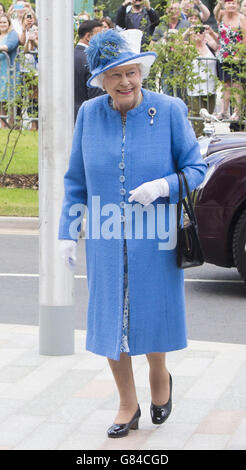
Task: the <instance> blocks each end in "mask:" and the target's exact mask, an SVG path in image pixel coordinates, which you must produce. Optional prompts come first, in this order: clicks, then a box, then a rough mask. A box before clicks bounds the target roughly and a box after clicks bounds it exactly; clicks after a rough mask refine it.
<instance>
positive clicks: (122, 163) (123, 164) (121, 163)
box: [119, 162, 126, 170]
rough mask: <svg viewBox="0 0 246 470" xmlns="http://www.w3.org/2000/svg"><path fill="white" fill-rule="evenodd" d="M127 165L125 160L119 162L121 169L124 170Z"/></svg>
mask: <svg viewBox="0 0 246 470" xmlns="http://www.w3.org/2000/svg"><path fill="white" fill-rule="evenodd" d="M125 166H126V165H125V163H124V162H120V163H119V168H120V169H121V170H124V168H125Z"/></svg>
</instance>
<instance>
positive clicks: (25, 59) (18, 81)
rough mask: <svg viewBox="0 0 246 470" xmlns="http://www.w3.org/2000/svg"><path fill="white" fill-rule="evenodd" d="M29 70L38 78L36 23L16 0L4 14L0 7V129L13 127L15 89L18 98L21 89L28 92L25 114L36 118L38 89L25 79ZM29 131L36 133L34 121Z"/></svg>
mask: <svg viewBox="0 0 246 470" xmlns="http://www.w3.org/2000/svg"><path fill="white" fill-rule="evenodd" d="M21 48H22V57H21ZM1 52H2V53H1ZM17 54H18V58H19V60H18V61H16V66H15V67H14V68H13V65H14V62H15V59H16V56H17ZM13 70H14V72H13ZM31 70H34V75H37V74H38V23H37V18H36V15H35V12H34V10H33V8H32V6H31V4H30V3H29V2H24V1H22V0H17V1H16V3H15V4H12V5H11V6H10V8H9V9H8V11H7V12H6V11H5V7H4V5H3V3H0V116H1V127H7V126H8V125H12V123H13V119H14V116H13V109H12V107H11V106H10V102H11V101H12V100H13V96H14V87H16V86H18V87H19V90H18V95H19V96H21V95H22V94H23V91H22V90H23V87H24V86H25V87H26V89H27V90H28V91H27V94H28V96H27V100H28V97H29V98H30V101H31V102H32V103H31V104H32V106H31V107H30V106H29V108H28V109H27V110H26V112H27V114H35V113H36V114H37V111H38V89H37V85H36V84H35V85H33V82H32V80H31V79H30V76H29V78H28V77H27V74H28V73H29V72H30V71H31ZM22 112H23V109H22V108H21V105H20V104H19V106H17V115H19V116H20V115H22ZM5 116H6V117H5ZM7 116H8V120H7ZM31 129H33V130H35V129H37V119H33V120H32V123H31Z"/></svg>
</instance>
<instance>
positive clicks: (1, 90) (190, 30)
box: [0, 0, 246, 135]
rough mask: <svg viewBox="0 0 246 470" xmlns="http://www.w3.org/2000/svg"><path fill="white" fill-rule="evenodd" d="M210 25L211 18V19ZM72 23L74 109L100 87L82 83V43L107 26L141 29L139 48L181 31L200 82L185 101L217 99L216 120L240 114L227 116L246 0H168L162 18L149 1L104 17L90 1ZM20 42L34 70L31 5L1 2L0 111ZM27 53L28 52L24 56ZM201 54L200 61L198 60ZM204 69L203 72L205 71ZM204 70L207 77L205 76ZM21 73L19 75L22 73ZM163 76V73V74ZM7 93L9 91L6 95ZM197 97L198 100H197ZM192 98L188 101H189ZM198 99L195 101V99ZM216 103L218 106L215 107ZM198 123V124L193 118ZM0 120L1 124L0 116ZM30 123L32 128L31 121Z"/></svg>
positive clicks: (211, 105) (128, 3) (130, 2)
mask: <svg viewBox="0 0 246 470" xmlns="http://www.w3.org/2000/svg"><path fill="white" fill-rule="evenodd" d="M211 14H212V15H214V17H215V19H216V24H217V27H213V28H212V27H211V26H210V25H209V21H208V20H209V18H210V17H211ZM210 24H211V23H210ZM74 26H75V31H76V35H77V44H76V46H75V50H74V54H75V56H74V57H75V110H74V115H75V119H76V115H77V112H78V109H79V106H80V105H81V104H82V102H83V101H84V100H86V99H90V98H91V97H93V96H97V94H100V93H101V91H100V92H99V90H97V89H95V90H94V91H93V92H92V91H91V89H90V90H89V89H88V87H87V85H86V82H87V79H88V75H89V71H88V67H87V62H86V53H85V50H86V47H88V44H89V40H90V38H91V37H92V35H93V34H96V33H97V32H100V31H104V30H106V29H110V28H116V29H132V28H133V29H141V30H142V31H143V38H142V50H145V49H148V48H153V49H154V48H155V45H156V44H160V43H161V42H162V41H164V40H166V38H167V37H168V33H169V32H172V33H175V32H177V31H182V34H183V41H184V43H186V42H187V44H189V41H190V40H192V41H193V44H194V45H195V47H196V49H197V51H198V59H199V60H198V59H196V60H194V63H193V68H194V71H196V72H197V73H198V74H199V75H200V77H201V80H202V81H201V84H200V85H198V84H197V85H196V86H194V87H193V89H187V104H188V106H189V108H190V109H191V107H192V112H195V113H198V112H199V107H204V106H205V107H207V109H208V110H209V112H210V113H213V112H214V110H215V105H216V104H217V106H216V107H217V117H218V118H219V119H231V120H238V119H239V103H238V104H237V105H236V106H235V107H234V110H233V111H234V112H233V114H232V115H230V109H231V105H230V93H231V86H232V87H240V86H241V85H240V83H238V80H237V79H236V77H237V76H238V73H239V67H240V64H239V63H238V60H237V56H236V54H235V47H234V46H235V45H238V44H240V43H246V0H242V2H241V4H240V1H239V0H217V4H216V6H215V8H214V11H213V12H210V11H209V9H208V8H207V7H206V5H205V4H204V3H203V2H202V1H201V0H181V1H178V0H171V1H170V2H168V6H167V7H166V9H165V11H164V14H163V17H160V15H159V13H158V11H157V10H156V9H155V8H153V7H152V6H151V0H124V1H123V3H122V5H121V6H120V7H119V9H118V11H117V12H116V15H115V18H113V19H112V18H111V17H110V16H104V12H103V10H102V8H101V7H97V6H95V8H94V14H93V15H90V14H89V13H88V12H86V11H82V12H81V13H80V14H79V15H77V16H74ZM20 46H22V47H23V50H24V52H25V56H26V57H25V62H24V64H22V68H21V69H20V76H21V74H22V75H23V74H25V72H26V70H27V68H28V67H29V66H31V67H32V68H33V69H34V70H35V71H36V74H37V73H38V56H37V50H38V23H37V18H36V15H35V12H34V10H33V9H32V6H31V4H30V3H29V2H24V1H22V0H17V2H16V3H15V5H12V6H11V7H10V8H9V10H8V11H7V12H6V11H5V8H4V5H3V4H2V3H0V52H1V51H2V52H4V53H5V54H1V53H0V70H1V72H0V115H2V112H3V108H4V106H6V101H7V99H8V96H9V97H10V96H11V87H12V86H13V83H12V82H13V80H12V81H10V91H9V89H8V83H7V81H8V80H7V78H8V77H7V69H8V58H9V61H10V65H12V64H13V61H14V59H15V56H16V54H17V51H18V50H19V49H18V48H19V47H20ZM28 54H29V56H28ZM228 56H229V57H233V58H234V59H235V63H233V64H232V65H231V66H230V67H231V70H230V71H229V72H228V68H227V69H226V68H225V60H226V58H227V57H228ZM202 59H203V60H202ZM205 70H206V72H205ZM205 75H206V77H205ZM213 76H217V77H218V78H219V80H220V81H221V82H222V84H223V88H224V91H223V94H222V99H221V102H220V103H219V104H218V103H216V92H215V80H214V79H213ZM23 77H24V75H23ZM163 80H164V81H165V77H164V79H163ZM163 91H164V92H165V93H169V94H171V93H172V90H170V88H168V89H167V87H166V88H165V86H163ZM8 93H10V94H9V95H8ZM198 98H199V99H198ZM35 100H36V102H35V109H36V110H37V90H36V94H35ZM191 103H192V105H191ZM198 103H199V104H198ZM218 105H220V106H221V109H220V110H219V109H218ZM198 124H199V123H198ZM198 124H197V125H196V123H194V127H195V130H196V133H197V135H200V134H201V132H202V129H201V126H200V124H199V125H198ZM2 125H6V124H5V122H4V121H2ZM34 128H37V126H36V125H35V126H34Z"/></svg>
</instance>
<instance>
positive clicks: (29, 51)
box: [24, 23, 38, 131]
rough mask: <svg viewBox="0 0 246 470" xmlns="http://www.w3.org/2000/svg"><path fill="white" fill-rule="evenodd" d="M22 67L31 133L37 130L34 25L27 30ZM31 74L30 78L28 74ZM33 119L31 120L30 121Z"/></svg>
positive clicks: (36, 69) (36, 41)
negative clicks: (23, 68) (25, 73)
mask: <svg viewBox="0 0 246 470" xmlns="http://www.w3.org/2000/svg"><path fill="white" fill-rule="evenodd" d="M24 67H25V72H27V75H26V77H25V81H24V83H25V86H26V87H27V90H28V101H29V107H28V109H27V114H28V116H31V117H30V119H31V128H30V130H31V131H35V130H38V120H37V117H38V83H33V80H34V79H35V78H36V81H37V77H38V25H37V23H34V24H33V25H32V26H31V28H30V29H29V30H28V39H27V40H26V43H25V46H24ZM30 72H32V74H31V76H30V78H29V75H28V73H29V74H30ZM32 118H33V119H32Z"/></svg>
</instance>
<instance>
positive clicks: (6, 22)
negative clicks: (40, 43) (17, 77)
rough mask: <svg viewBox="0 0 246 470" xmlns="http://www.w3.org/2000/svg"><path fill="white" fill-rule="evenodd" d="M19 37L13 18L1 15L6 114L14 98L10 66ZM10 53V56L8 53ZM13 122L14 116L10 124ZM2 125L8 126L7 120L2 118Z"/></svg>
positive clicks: (2, 108) (0, 98)
mask: <svg viewBox="0 0 246 470" xmlns="http://www.w3.org/2000/svg"><path fill="white" fill-rule="evenodd" d="M18 44H19V38H18V34H17V33H16V31H14V30H13V27H12V24H11V18H10V17H9V15H7V14H6V13H3V14H2V15H1V16H0V114H1V115H6V107H7V105H9V103H10V101H11V100H12V99H13V95H14V90H13V86H14V85H13V75H12V72H11V74H10V75H9V67H10V66H13V64H14V59H15V56H16V51H17V48H18ZM5 54H7V55H8V57H9V60H8V58H7V57H6V55H5ZM11 123H12V116H11V119H10V122H9V124H11ZM1 124H2V127H6V122H5V120H1Z"/></svg>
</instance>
